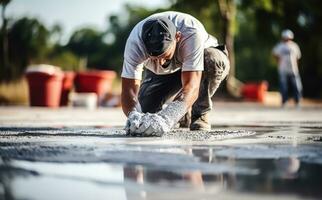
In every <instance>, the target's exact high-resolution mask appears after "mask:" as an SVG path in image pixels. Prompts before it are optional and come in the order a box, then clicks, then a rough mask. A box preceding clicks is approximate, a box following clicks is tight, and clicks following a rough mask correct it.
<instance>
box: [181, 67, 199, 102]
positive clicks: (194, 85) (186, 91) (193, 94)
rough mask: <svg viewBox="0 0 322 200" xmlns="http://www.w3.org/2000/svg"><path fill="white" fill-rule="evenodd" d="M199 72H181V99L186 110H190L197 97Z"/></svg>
mask: <svg viewBox="0 0 322 200" xmlns="http://www.w3.org/2000/svg"><path fill="white" fill-rule="evenodd" d="M201 75H202V72H201V71H187V72H182V74H181V80H182V96H181V99H182V100H183V101H184V102H185V105H186V106H187V108H190V107H191V106H192V105H193V103H194V102H195V101H196V100H197V98H198V95H199V87H200V81H201Z"/></svg>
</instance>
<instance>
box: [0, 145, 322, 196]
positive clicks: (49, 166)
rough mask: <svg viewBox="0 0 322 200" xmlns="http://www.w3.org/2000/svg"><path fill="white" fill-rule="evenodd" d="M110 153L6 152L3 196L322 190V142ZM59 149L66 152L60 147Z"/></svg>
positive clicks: (0, 168) (1, 169)
mask: <svg viewBox="0 0 322 200" xmlns="http://www.w3.org/2000/svg"><path fill="white" fill-rule="evenodd" d="M121 149H123V151H121ZM85 151H88V149H87V150H85ZM2 153H3V152H2ZM63 153H66V152H63ZM67 154H69V152H67ZM107 154H113V152H111V151H110V150H109V149H100V150H99V151H95V152H94V153H93V154H92V155H90V156H96V157H97V158H98V159H97V160H95V159H94V160H93V159H92V160H91V161H92V162H83V161H84V160H86V159H83V160H82V159H80V158H81V157H82V156H85V157H87V156H89V155H88V154H87V155H85V154H78V157H76V159H74V160H72V162H68V160H67V162H63V163H60V162H43V161H40V160H36V161H35V162H32V161H25V160H16V159H8V158H5V159H4V160H3V161H2V163H1V165H0V197H5V196H6V197H7V199H22V198H23V199H92V198H93V197H95V199H106V198H108V199H124V200H130V199H213V198H215V197H220V198H225V199H236V198H238V199H240V198H241V199H242V197H244V198H245V199H257V198H259V197H260V198H262V197H265V196H266V197H267V198H275V199H294V198H295V199H296V198H316V199H318V198H319V197H321V196H322V191H321V189H320V187H321V185H322V163H321V162H320V161H319V159H321V158H322V147H321V146H304V147H292V146H290V145H255V146H253V147H249V146H247V145H237V146H232V147H226V146H194V147H186V146H177V147H162V146H159V147H158V148H153V147H152V146H145V147H142V146H135V145H134V146H128V147H123V148H122V147H119V149H118V154H117V155H116V156H114V157H111V156H110V157H109V156H107V157H109V158H110V159H107V160H105V161H104V162H100V160H101V161H102V160H104V158H106V155H107ZM75 155H77V154H75ZM125 155H127V157H128V158H126V156H125ZM149 155H150V156H149ZM47 156H49V157H50V158H51V159H52V160H53V158H54V156H53V155H50V154H47ZM55 156H56V157H57V156H58V157H59V156H63V155H60V153H57V152H56V153H55ZM117 156H119V157H120V158H121V159H118V158H117ZM2 157H4V156H3V154H2ZM129 157H130V158H129ZM77 159H78V160H79V161H80V162H77V161H76V160H77ZM8 197H10V198H8ZM0 199H1V198H0ZM264 199H265V198H264Z"/></svg>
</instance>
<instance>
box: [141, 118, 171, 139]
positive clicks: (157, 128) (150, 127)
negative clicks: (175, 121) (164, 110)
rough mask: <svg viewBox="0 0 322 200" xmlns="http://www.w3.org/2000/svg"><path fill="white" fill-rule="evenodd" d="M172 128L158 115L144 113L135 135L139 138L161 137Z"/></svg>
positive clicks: (167, 121)
mask: <svg viewBox="0 0 322 200" xmlns="http://www.w3.org/2000/svg"><path fill="white" fill-rule="evenodd" d="M171 128H172V125H171V123H170V122H169V120H167V119H166V118H165V117H164V116H161V115H160V114H159V113H154V114H150V113H146V114H145V115H144V116H143V117H142V118H141V124H140V127H139V128H138V129H137V131H136V133H137V135H141V136H162V135H163V134H164V133H166V132H169V131H170V130H171Z"/></svg>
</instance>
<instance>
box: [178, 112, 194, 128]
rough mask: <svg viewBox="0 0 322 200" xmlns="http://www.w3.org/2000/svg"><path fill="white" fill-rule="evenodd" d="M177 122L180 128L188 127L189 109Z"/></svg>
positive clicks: (189, 121) (189, 120) (189, 119)
mask: <svg viewBox="0 0 322 200" xmlns="http://www.w3.org/2000/svg"><path fill="white" fill-rule="evenodd" d="M178 123H179V127H180V128H189V126H190V123H191V111H188V112H187V113H186V114H185V115H184V116H183V117H182V118H181V119H180V121H179V122H178Z"/></svg>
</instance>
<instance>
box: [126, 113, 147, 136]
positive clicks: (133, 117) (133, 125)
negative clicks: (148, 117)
mask: <svg viewBox="0 0 322 200" xmlns="http://www.w3.org/2000/svg"><path fill="white" fill-rule="evenodd" d="M143 115H144V114H143V113H140V112H138V111H136V110H134V111H131V112H130V113H129V116H128V118H127V121H126V125H125V131H126V134H130V135H131V134H132V133H135V132H136V130H137V129H138V128H139V127H140V123H141V118H142V117H143Z"/></svg>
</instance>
